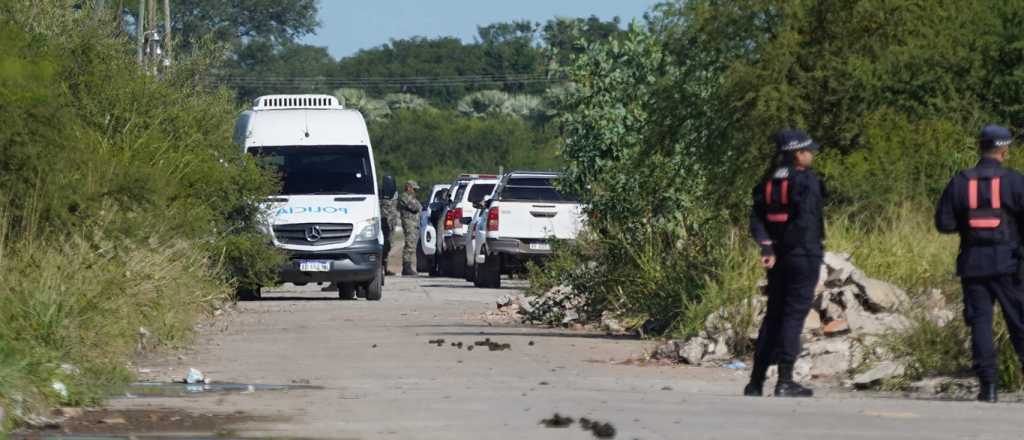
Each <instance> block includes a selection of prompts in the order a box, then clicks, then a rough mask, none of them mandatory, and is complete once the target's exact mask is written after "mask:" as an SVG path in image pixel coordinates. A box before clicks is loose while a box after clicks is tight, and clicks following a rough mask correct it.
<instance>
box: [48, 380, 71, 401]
mask: <svg viewBox="0 0 1024 440" xmlns="http://www.w3.org/2000/svg"><path fill="white" fill-rule="evenodd" d="M50 387H51V388H53V391H55V392H56V393H57V395H58V396H60V398H61V400H68V387H67V385H64V382H61V381H59V380H57V381H54V382H53V383H52V384H50Z"/></svg>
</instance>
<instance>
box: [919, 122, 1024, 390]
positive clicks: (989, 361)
mask: <svg viewBox="0 0 1024 440" xmlns="http://www.w3.org/2000/svg"><path fill="white" fill-rule="evenodd" d="M1012 142H1013V136H1012V135H1011V134H1010V130H1007V129H1006V128H1003V127H1000V126H998V125H989V126H986V127H985V128H983V129H982V130H981V136H980V138H979V142H978V147H979V153H980V155H981V159H980V160H979V161H978V164H977V165H975V166H974V168H971V169H968V170H965V171H962V172H960V173H959V174H957V175H956V176H954V177H953V179H952V180H950V182H949V184H948V185H946V189H945V191H943V193H942V198H941V199H939V205H938V208H937V209H936V211H935V227H936V228H937V229H938V230H939V232H941V233H944V234H954V233H956V234H960V254H959V255H958V256H957V259H956V273H957V275H958V276H960V283H961V286H962V287H963V295H964V320H966V321H967V326H968V327H970V328H971V354H972V355H973V357H974V363H973V368H974V372H975V374H977V375H978V382H979V383H980V385H981V390H980V392H979V393H978V400H980V401H982V402H991V403H995V402H997V401H998V400H999V397H998V388H999V383H998V381H997V377H996V374H997V372H998V365H997V364H996V348H995V346H994V345H993V343H992V317H993V316H992V315H993V310H992V308H993V303H994V302H999V305H1000V309H1002V310H1003V317H1005V318H1006V326H1007V327H1008V328H1009V330H1010V341H1011V342H1012V343H1013V348H1014V349H1015V350H1016V351H1017V356H1018V359H1019V361H1020V362H1021V363H1022V364H1024V288H1022V287H1024V286H1022V284H1021V277H1020V273H1019V270H1020V265H1021V249H1020V246H1021V232H1020V227H1021V225H1022V224H1024V218H1022V216H1024V176H1021V175H1020V174H1018V173H1017V172H1016V171H1013V170H1010V169H1008V168H1004V167H1003V163H1004V162H1005V161H1006V159H1007V158H1008V157H1009V154H1010V144H1011V143H1012Z"/></svg>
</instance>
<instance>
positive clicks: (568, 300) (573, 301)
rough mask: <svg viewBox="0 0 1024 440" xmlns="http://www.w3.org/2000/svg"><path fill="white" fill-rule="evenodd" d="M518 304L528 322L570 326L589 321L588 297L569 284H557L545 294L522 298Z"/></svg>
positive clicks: (524, 319) (525, 320)
mask: <svg viewBox="0 0 1024 440" xmlns="http://www.w3.org/2000/svg"><path fill="white" fill-rule="evenodd" d="M518 305H519V310H520V312H521V313H522V315H523V321H524V322H528V323H533V324H544V325H556V326H570V325H574V324H581V323H584V322H587V321H588V316H586V306H587V298H586V297H585V296H584V295H581V294H579V293H577V292H576V291H575V290H573V288H572V287H569V286H556V287H554V288H552V289H550V290H548V291H547V292H545V293H544V295H541V296H536V297H531V298H529V299H528V300H520V301H518Z"/></svg>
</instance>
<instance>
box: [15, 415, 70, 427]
mask: <svg viewBox="0 0 1024 440" xmlns="http://www.w3.org/2000/svg"><path fill="white" fill-rule="evenodd" d="M21 422H22V423H24V424H25V426H28V427H29V428H32V429H59V428H60V427H61V426H62V425H63V422H64V420H62V419H58V418H52V417H43V416H40V415H35V414H31V415H27V416H24V417H21Z"/></svg>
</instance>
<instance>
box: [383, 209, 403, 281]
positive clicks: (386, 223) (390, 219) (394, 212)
mask: <svg viewBox="0 0 1024 440" xmlns="http://www.w3.org/2000/svg"><path fill="white" fill-rule="evenodd" d="M396 195H397V194H395V193H392V194H384V196H383V197H381V198H380V216H381V221H380V226H381V232H382V233H383V234H384V257H383V258H382V259H381V263H382V264H383V265H384V275H387V276H392V275H394V274H395V273H394V272H392V271H391V269H390V268H389V267H388V255H390V254H391V237H392V235H393V233H394V231H395V228H396V227H397V226H398V222H399V220H400V215H399V214H398V198H397V197H395V196H396Z"/></svg>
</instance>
